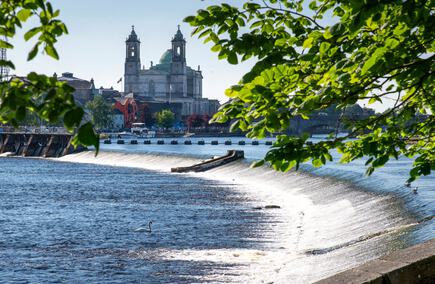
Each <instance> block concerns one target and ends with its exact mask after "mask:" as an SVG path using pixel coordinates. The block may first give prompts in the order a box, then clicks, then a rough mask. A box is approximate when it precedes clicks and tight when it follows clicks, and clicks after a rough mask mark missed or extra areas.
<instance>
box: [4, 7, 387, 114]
mask: <svg viewBox="0 0 435 284" xmlns="http://www.w3.org/2000/svg"><path fill="white" fill-rule="evenodd" d="M51 2H52V3H53V5H54V7H55V8H56V9H60V10H61V14H60V18H61V19H62V20H63V21H64V22H65V23H66V24H67V27H68V29H69V34H68V35H66V36H63V37H62V38H61V39H60V41H59V43H58V44H57V48H58V52H59V55H60V60H59V61H56V60H54V59H51V58H49V57H47V56H45V55H43V54H40V55H39V56H38V57H37V58H36V59H35V60H32V61H31V62H27V61H26V58H27V54H28V52H29V51H30V49H31V47H32V42H30V43H29V42H25V41H24V40H23V32H20V33H19V34H18V36H17V38H15V39H13V40H12V43H13V44H14V46H15V49H13V50H10V51H8V52H9V53H8V56H9V57H10V58H11V59H12V61H13V62H14V63H15V66H16V70H15V71H14V72H13V73H14V74H18V75H25V74H28V73H29V72H30V71H37V72H40V73H45V74H49V75H52V74H53V73H54V72H56V73H57V74H61V73H63V72H66V71H68V72H72V73H74V76H76V77H79V78H83V79H87V80H90V79H91V78H93V79H94V80H95V84H96V86H97V87H98V88H99V87H100V86H103V87H106V88H110V87H112V86H113V87H114V88H115V89H119V90H121V84H117V83H116V82H117V81H118V80H119V78H121V77H122V76H123V72H124V71H123V70H124V60H125V39H126V37H127V36H128V35H129V33H130V31H131V26H132V25H134V26H135V30H136V33H137V34H138V36H139V37H140V39H141V42H142V44H141V62H142V65H145V67H146V68H149V66H150V61H153V62H154V63H157V62H158V61H159V59H160V57H161V55H162V54H163V53H164V51H165V50H167V49H168V48H170V45H171V42H170V41H171V38H172V36H173V35H174V34H175V32H176V31H177V25H181V30H182V32H183V34H184V36H185V38H186V40H187V54H186V57H187V64H188V65H189V66H191V67H192V68H194V69H196V68H197V67H198V65H201V70H202V71H203V76H204V80H203V95H204V97H208V98H212V99H218V100H220V101H221V102H225V101H226V100H227V98H226V97H225V95H224V91H225V89H226V88H228V87H229V86H231V85H233V84H236V83H237V82H238V81H239V80H240V78H241V77H242V76H243V74H245V73H246V72H247V71H248V70H249V69H250V67H251V66H252V65H253V62H252V61H248V62H244V63H242V64H239V65H230V64H229V63H227V62H226V61H225V60H224V61H221V60H218V59H217V54H216V53H213V52H211V51H210V47H211V46H210V44H203V43H202V40H199V39H197V38H194V37H191V36H190V33H191V32H192V30H193V28H192V27H190V26H189V25H187V24H185V23H183V19H184V18H185V17H186V16H189V15H193V14H195V12H196V11H197V10H198V9H201V8H205V7H207V6H209V5H212V4H216V3H220V2H227V3H229V4H232V5H240V4H241V3H243V2H245V1H243V0H205V1H201V0H158V1H153V0H55V1H53V0H52V1H51ZM331 22H332V19H331V18H329V19H327V18H325V19H324V23H323V24H324V25H328V24H331ZM31 25H32V23H31V22H29V23H28V24H27V25H26V26H25V28H29V27H31ZM362 104H364V103H362ZM391 105H392V102H391V101H385V104H384V105H381V104H379V103H375V104H372V105H370V107H372V108H375V109H376V110H378V111H380V110H384V109H385V108H387V107H389V106H391Z"/></svg>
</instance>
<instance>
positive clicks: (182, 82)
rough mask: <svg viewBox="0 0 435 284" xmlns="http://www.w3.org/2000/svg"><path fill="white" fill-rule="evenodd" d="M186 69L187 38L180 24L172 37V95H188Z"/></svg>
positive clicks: (181, 96) (182, 96)
mask: <svg viewBox="0 0 435 284" xmlns="http://www.w3.org/2000/svg"><path fill="white" fill-rule="evenodd" d="M186 69H187V68H186V40H185V39H184V36H183V34H182V33H181V31H180V26H178V30H177V33H176V34H175V36H174V38H173V39H172V61H171V79H170V88H171V90H170V93H171V97H175V98H177V97H178V98H184V97H187V75H186ZM169 101H170V100H169Z"/></svg>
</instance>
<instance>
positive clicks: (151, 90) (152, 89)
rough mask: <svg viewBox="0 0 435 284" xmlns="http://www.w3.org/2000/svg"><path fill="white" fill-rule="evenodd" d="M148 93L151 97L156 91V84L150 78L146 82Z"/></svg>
mask: <svg viewBox="0 0 435 284" xmlns="http://www.w3.org/2000/svg"><path fill="white" fill-rule="evenodd" d="M148 93H149V95H150V96H151V97H154V95H155V93H156V85H155V83H154V81H153V80H150V82H149V83H148Z"/></svg>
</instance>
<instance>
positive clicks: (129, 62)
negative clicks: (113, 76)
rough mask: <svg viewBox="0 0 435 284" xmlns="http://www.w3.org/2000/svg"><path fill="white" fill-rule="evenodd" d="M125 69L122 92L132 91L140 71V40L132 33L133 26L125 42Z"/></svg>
mask: <svg viewBox="0 0 435 284" xmlns="http://www.w3.org/2000/svg"><path fill="white" fill-rule="evenodd" d="M125 52H126V55H125V68H124V86H125V87H124V92H125V93H130V92H133V91H134V89H135V88H134V84H135V82H137V81H138V78H139V71H140V40H139V39H138V37H137V34H136V32H135V31H134V26H132V30H131V33H130V35H129V36H128V38H127V40H126V41H125Z"/></svg>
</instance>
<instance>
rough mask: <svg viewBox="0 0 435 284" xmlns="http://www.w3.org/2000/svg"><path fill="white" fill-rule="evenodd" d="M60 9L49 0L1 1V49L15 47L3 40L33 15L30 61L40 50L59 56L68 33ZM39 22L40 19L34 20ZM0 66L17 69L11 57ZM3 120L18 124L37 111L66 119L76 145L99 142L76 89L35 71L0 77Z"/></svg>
mask: <svg viewBox="0 0 435 284" xmlns="http://www.w3.org/2000/svg"><path fill="white" fill-rule="evenodd" d="M59 13H60V12H59V10H55V9H54V8H53V6H52V5H51V4H50V3H49V2H48V1H46V0H2V1H1V2H0V37H1V39H0V48H6V49H13V48H14V46H13V45H12V44H11V43H9V42H7V41H5V40H3V37H7V38H13V37H15V36H16V31H17V29H18V28H22V25H23V23H24V22H26V21H28V20H29V19H31V18H34V19H35V20H36V19H38V20H39V23H38V24H36V26H34V27H32V28H30V29H28V30H26V31H25V34H24V39H25V40H26V41H29V40H31V39H33V40H34V41H35V44H34V46H33V48H32V49H31V50H30V52H29V54H28V57H27V60H28V61H31V60H32V59H34V58H35V57H36V56H37V55H38V53H39V52H40V51H43V52H44V53H45V54H46V55H48V56H50V57H52V58H54V59H58V58H59V55H58V53H57V51H56V48H55V46H54V45H55V43H56V42H57V39H58V38H59V37H60V36H62V35H64V34H67V33H68V30H67V28H66V26H65V24H64V23H63V22H61V21H60V20H59V19H58V16H59ZM35 22H37V21H35ZM0 66H7V67H9V68H11V69H14V68H15V66H14V64H13V62H12V61H10V60H0ZM0 79H2V80H1V82H0V122H1V123H9V124H11V125H13V126H18V125H19V124H20V123H21V122H22V121H24V120H25V119H26V116H28V115H30V114H36V115H37V116H39V117H40V118H41V119H42V120H44V121H46V122H48V123H56V122H58V121H60V120H63V124H64V126H65V128H66V129H67V130H68V131H70V132H74V133H75V136H74V139H73V144H74V145H78V144H83V145H94V146H95V147H96V149H97V150H98V146H99V144H98V143H99V141H98V136H97V135H96V134H95V132H94V130H93V127H92V125H91V124H90V123H84V122H83V121H82V120H83V114H84V112H83V109H82V108H81V107H78V106H77V105H76V104H75V101H74V97H73V95H72V93H73V92H74V89H73V88H72V87H70V86H68V85H67V84H66V83H64V82H59V81H58V80H57V79H56V78H55V77H49V76H45V75H41V74H37V73H35V72H32V73H30V74H28V75H27V76H26V77H23V78H20V77H14V78H12V79H9V78H0Z"/></svg>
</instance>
